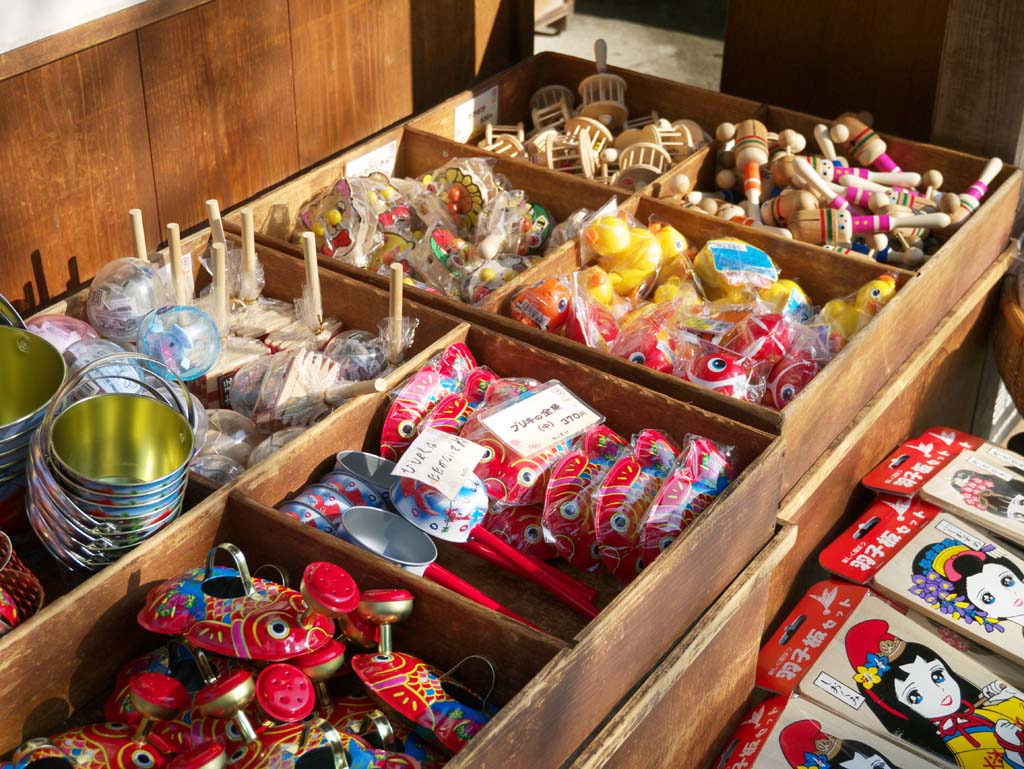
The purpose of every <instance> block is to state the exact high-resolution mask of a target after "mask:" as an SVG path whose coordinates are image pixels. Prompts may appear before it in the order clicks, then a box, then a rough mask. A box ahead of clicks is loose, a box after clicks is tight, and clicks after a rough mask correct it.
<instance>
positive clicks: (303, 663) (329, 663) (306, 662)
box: [292, 639, 345, 707]
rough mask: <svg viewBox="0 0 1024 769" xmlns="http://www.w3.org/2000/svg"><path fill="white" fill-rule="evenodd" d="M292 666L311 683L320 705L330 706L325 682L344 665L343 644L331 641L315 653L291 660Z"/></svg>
mask: <svg viewBox="0 0 1024 769" xmlns="http://www.w3.org/2000/svg"><path fill="white" fill-rule="evenodd" d="M292 664H293V665H294V666H295V667H297V668H298V669H299V670H301V671H302V672H303V673H305V674H306V676H307V677H308V678H309V679H310V680H311V681H312V682H313V688H314V689H316V695H317V699H318V700H319V702H320V705H322V706H323V707H326V706H327V705H328V704H330V695H328V693H327V682H328V681H329V680H331V679H332V678H333V677H334V676H335V675H336V674H337V672H338V671H339V670H341V668H342V666H343V665H344V664H345V644H343V643H341V641H335V640H334V639H331V640H330V641H328V642H327V645H326V646H323V647H321V648H319V649H317V650H316V651H312V652H308V653H306V654H303V655H302V656H301V657H296V658H295V659H293V660H292Z"/></svg>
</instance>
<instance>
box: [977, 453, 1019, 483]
mask: <svg viewBox="0 0 1024 769" xmlns="http://www.w3.org/2000/svg"><path fill="white" fill-rule="evenodd" d="M967 464H970V465H974V466H975V467H977V468H980V469H981V470H984V471H985V472H986V473H989V474H991V475H994V476H995V477H996V478H1001V479H1002V480H1004V481H1007V482H1009V481H1012V480H1013V476H1012V475H1010V473H1008V472H1006V471H1005V470H1003V469H1002V468H999V467H996V466H995V465H990V464H989V463H988V462H985V461H984V460H981V459H979V458H978V457H977V456H971V457H968V458H967Z"/></svg>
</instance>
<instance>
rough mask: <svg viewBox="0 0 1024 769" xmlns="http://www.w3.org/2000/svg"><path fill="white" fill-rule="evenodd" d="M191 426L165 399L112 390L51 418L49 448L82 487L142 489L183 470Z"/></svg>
mask: <svg viewBox="0 0 1024 769" xmlns="http://www.w3.org/2000/svg"><path fill="white" fill-rule="evenodd" d="M193 441H194V438H193V435H192V429H191V428H190V427H189V424H188V422H187V421H186V420H185V419H184V417H182V416H181V414H179V413H178V412H176V411H175V410H174V409H172V408H171V407H170V406H167V405H166V404H164V403H162V402H160V401H157V400H154V399H152V398H145V397H142V396H139V395H124V394H121V393H114V394H108V395H98V396H96V397H94V398H87V399H85V400H82V401H79V402H78V403H75V404H74V405H72V406H70V407H69V408H68V409H67V410H66V411H64V412H63V413H61V414H60V415H59V416H58V417H57V418H56V419H55V420H54V422H53V430H52V433H51V436H50V444H51V454H52V456H53V459H54V461H55V462H59V463H60V465H61V469H62V470H63V471H64V473H65V474H67V475H68V476H69V477H71V478H73V479H74V480H76V481H77V482H79V483H81V484H82V485H83V486H85V487H86V488H97V489H99V490H100V491H102V490H104V489H106V488H112V489H120V488H124V489H126V490H134V491H145V490H147V489H149V488H157V487H160V486H162V485H163V484H165V483H166V481H167V477H168V476H170V475H174V474H176V473H179V472H184V471H185V467H186V465H187V463H188V461H189V459H190V458H191V456H192V447H193Z"/></svg>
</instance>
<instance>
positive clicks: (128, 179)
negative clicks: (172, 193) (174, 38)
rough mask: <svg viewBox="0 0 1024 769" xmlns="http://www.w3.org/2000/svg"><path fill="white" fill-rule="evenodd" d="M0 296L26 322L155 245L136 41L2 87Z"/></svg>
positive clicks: (124, 40) (121, 41) (123, 39)
mask: <svg viewBox="0 0 1024 769" xmlns="http://www.w3.org/2000/svg"><path fill="white" fill-rule="evenodd" d="M0 104H2V105H3V108H2V109H0V168H3V169H4V183H3V185H0V293H3V294H4V295H5V296H7V297H8V298H9V299H11V300H13V301H14V303H15V305H16V307H17V308H18V309H19V310H21V311H22V312H25V313H29V312H31V311H32V310H34V309H36V308H38V307H41V306H45V305H47V304H49V303H50V302H53V301H55V300H58V299H60V298H63V297H64V296H67V295H69V294H71V293H73V292H75V291H77V290H79V289H80V288H81V287H82V283H83V281H85V280H87V279H88V278H90V277H91V276H92V275H93V274H94V273H95V272H96V270H97V269H98V268H99V267H100V265H102V264H103V263H104V262H106V261H108V260H109V259H112V258H114V257H117V256H127V255H129V254H130V253H131V238H130V231H129V227H128V216H127V212H128V209H130V208H141V209H142V211H143V216H144V222H145V227H146V231H147V233H148V239H149V242H150V243H151V244H155V243H157V242H158V241H159V240H160V234H159V233H158V231H157V221H158V219H157V217H156V199H155V193H154V182H153V175H152V171H151V166H150V158H149V142H148V139H147V129H146V116H145V104H144V101H143V91H142V81H141V79H140V77H139V60H138V49H137V46H136V41H135V36H134V35H133V34H129V35H122V36H120V37H117V38H114V39H113V40H110V41H108V42H105V43H101V44H100V45H97V46H95V47H93V48H90V49H88V50H86V51H82V52H81V53H77V54H74V55H73V56H70V57H68V58H65V59H61V60H60V61H57V62H54V63H52V64H47V65H46V66H43V67H39V68H37V69H33V70H32V71H30V72H25V73H23V74H21V75H18V76H17V77H12V78H9V79H7V80H4V81H3V82H0Z"/></svg>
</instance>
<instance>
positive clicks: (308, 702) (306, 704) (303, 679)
mask: <svg viewBox="0 0 1024 769" xmlns="http://www.w3.org/2000/svg"><path fill="white" fill-rule="evenodd" d="M256 701H257V702H258V703H259V704H260V707H261V708H263V712H264V713H266V714H267V715H268V716H270V717H271V718H272V719H274V720H275V721H280V722H282V723H286V724H291V723H294V722H296V721H301V720H302V719H304V718H305V717H306V716H308V715H309V714H310V713H312V712H313V708H314V707H316V690H315V689H314V688H313V682H312V681H310V680H309V676H307V675H306V674H305V673H303V672H302V671H301V670H299V669H298V668H297V667H295V666H294V665H289V664H287V663H285V662H278V663H275V664H273V665H267V666H266V667H265V668H263V670H262V672H260V675H259V678H257V679H256Z"/></svg>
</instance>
